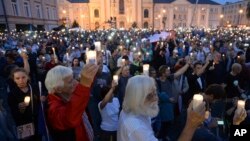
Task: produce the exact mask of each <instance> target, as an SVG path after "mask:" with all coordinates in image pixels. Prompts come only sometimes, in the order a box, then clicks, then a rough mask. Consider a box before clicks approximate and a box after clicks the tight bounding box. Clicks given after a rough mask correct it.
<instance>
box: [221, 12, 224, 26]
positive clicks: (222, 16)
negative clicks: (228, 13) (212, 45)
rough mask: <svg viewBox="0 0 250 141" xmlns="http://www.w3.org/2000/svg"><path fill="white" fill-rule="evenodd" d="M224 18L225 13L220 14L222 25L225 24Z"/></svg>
mask: <svg viewBox="0 0 250 141" xmlns="http://www.w3.org/2000/svg"><path fill="white" fill-rule="evenodd" d="M223 18H224V15H223V14H220V19H221V26H223V25H224V23H223Z"/></svg>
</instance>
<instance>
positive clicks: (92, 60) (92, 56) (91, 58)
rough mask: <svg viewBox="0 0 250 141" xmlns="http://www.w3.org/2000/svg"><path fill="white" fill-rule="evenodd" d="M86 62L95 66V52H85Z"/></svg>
mask: <svg viewBox="0 0 250 141" xmlns="http://www.w3.org/2000/svg"><path fill="white" fill-rule="evenodd" d="M87 61H88V63H89V64H97V61H96V51H93V50H90V51H88V52H87Z"/></svg>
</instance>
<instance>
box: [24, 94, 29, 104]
mask: <svg viewBox="0 0 250 141" xmlns="http://www.w3.org/2000/svg"><path fill="white" fill-rule="evenodd" d="M24 103H25V104H26V105H29V103H30V96H25V98H24Z"/></svg>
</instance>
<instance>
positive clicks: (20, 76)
mask: <svg viewBox="0 0 250 141" xmlns="http://www.w3.org/2000/svg"><path fill="white" fill-rule="evenodd" d="M14 82H15V83H16V84H17V86H18V87H19V88H24V87H26V86H27V82H28V76H27V75H26V74H25V73H24V72H15V73H14Z"/></svg>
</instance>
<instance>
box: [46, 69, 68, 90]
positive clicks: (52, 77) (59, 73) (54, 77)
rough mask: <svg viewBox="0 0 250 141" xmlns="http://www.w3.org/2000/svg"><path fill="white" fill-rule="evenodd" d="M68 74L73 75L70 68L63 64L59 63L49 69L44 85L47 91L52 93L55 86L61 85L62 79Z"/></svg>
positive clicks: (62, 83) (62, 84)
mask: <svg viewBox="0 0 250 141" xmlns="http://www.w3.org/2000/svg"><path fill="white" fill-rule="evenodd" d="M70 75H73V71H72V69H71V68H68V67H65V66H60V65H59V66H56V67H54V68H52V69H51V70H49V72H48V73H47V75H46V79H45V86H46V88H47V90H48V92H49V93H50V94H51V93H52V94H53V93H54V92H55V91H54V89H55V88H56V87H63V86H64V81H63V79H64V78H65V77H67V76H70Z"/></svg>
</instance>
